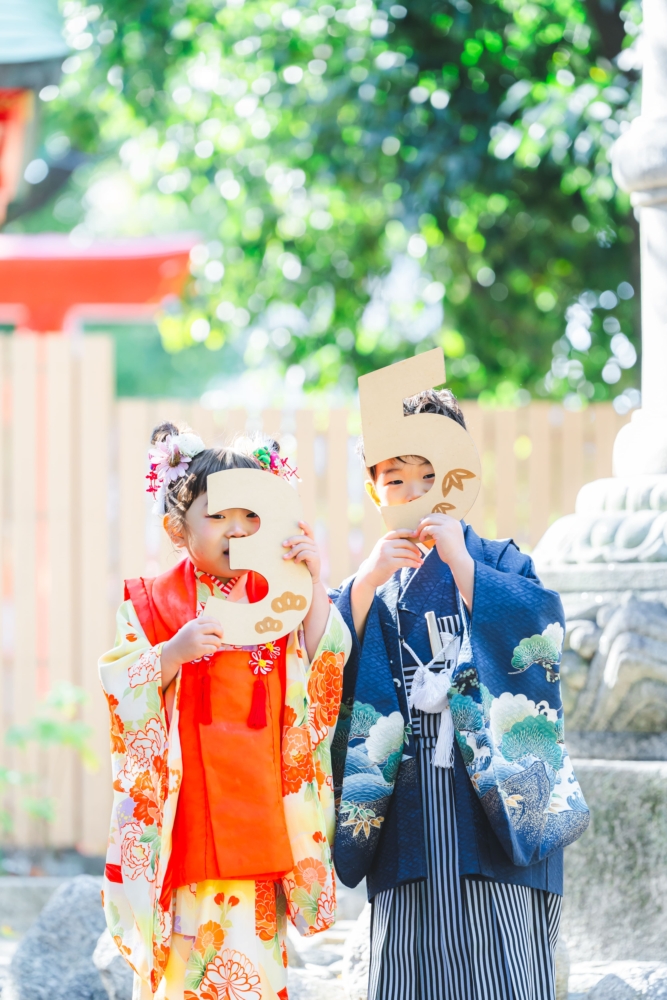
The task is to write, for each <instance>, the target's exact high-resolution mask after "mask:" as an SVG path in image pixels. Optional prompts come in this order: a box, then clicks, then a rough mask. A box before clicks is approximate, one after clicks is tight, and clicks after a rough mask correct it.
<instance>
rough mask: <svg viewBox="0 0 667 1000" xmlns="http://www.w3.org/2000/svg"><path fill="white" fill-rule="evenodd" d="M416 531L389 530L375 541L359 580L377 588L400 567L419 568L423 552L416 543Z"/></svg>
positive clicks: (360, 569)
mask: <svg viewBox="0 0 667 1000" xmlns="http://www.w3.org/2000/svg"><path fill="white" fill-rule="evenodd" d="M415 535H416V532H414V531H409V530H408V529H403V530H401V531H389V532H387V534H386V535H384V536H383V537H382V538H381V539H380V540H379V541H378V542H376V543H375V545H374V547H373V550H372V552H371V554H370V555H369V556H368V558H367V559H365V560H364V561H363V563H362V564H361V566H360V567H359V572H358V573H357V581H358V582H359V583H360V584H363V585H365V586H370V587H372V588H373V590H377V588H378V587H381V586H382V584H383V583H386V582H387V580H390V579H391V578H392V576H393V575H394V573H395V572H396V570H398V569H404V568H408V569H419V567H420V566H421V564H422V554H421V551H420V550H419V548H418V547H417V545H416V544H415V541H414V539H415Z"/></svg>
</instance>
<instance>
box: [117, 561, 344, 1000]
mask: <svg viewBox="0 0 667 1000" xmlns="http://www.w3.org/2000/svg"><path fill="white" fill-rule="evenodd" d="M204 586H205V588H206V592H205V593H201V594H200V589H201V588H203V587H204ZM197 589H198V594H197V597H198V613H201V609H202V608H203V605H204V603H205V600H206V597H207V596H208V594H209V593H210V587H209V584H208V581H207V582H206V584H205V585H204V584H203V583H202V582H201V581H198V587H197ZM350 645H351V639H350V633H349V630H348V628H347V626H346V625H345V623H344V622H343V620H342V618H341V616H340V614H339V612H338V611H337V610H336V608H334V607H333V605H332V606H331V610H330V614H329V619H328V622H327V626H326V629H325V632H324V635H323V637H322V639H321V641H320V644H319V646H318V649H317V652H316V655H315V657H314V659H313V662H312V664H309V662H308V658H307V654H306V652H305V647H304V642H303V634H302V633H297V632H293V633H291V635H290V636H289V637H288V642H287V650H286V681H287V683H286V692H285V706H284V728H283V739H282V747H283V750H282V776H283V804H284V809H285V819H286V825H287V831H288V836H289V838H290V842H291V845H292V854H293V858H294V862H295V867H294V869H293V871H292V872H290V873H289V874H288V875H287V876H285V878H283V879H282V882H281V883H270V884H267V883H265V882H259V883H255V882H252V881H238V882H224V883H223V882H207V883H202V884H200V885H197V886H191V887H181V888H179V889H177V891H176V892H175V893H174V894H173V901H172V905H171V906H170V907H169V908H168V909H166V910H165V909H164V908H163V902H162V901H161V894H162V889H163V884H164V878H165V873H166V871H167V865H168V862H169V857H170V854H171V835H172V829H173V823H174V817H175V815H176V806H177V802H178V793H179V788H180V784H181V777H182V758H181V749H180V742H179V734H178V719H179V698H180V673H179V675H178V676H177V678H176V680H175V682H174V685H175V694H174V704H173V711H172V714H171V719H168V718H167V712H166V708H165V703H164V699H163V697H162V690H161V683H160V678H161V672H160V652H161V646H159V645H158V646H155V647H151V646H150V644H149V641H148V639H147V637H146V635H145V633H144V631H143V629H142V627H141V624H140V622H139V619H138V617H137V614H136V612H135V609H134V607H133V605H132V602H131V601H129V600H128V601H125V602H124V604H122V605H121V607H120V609H119V612H118V617H117V635H116V643H115V646H114V648H113V649H112V650H111V651H110V652H109V653H106V654H105V655H104V656H102V657H101V659H100V677H101V681H102V686H103V688H104V691H105V694H106V697H107V702H108V705H109V712H110V735H111V759H112V773H113V790H114V801H113V809H112V816H111V827H110V833H109V845H108V852H107V865H106V872H105V883H104V893H103V895H104V908H105V914H106V918H107V924H108V926H109V930H110V932H111V934H112V936H113V938H114V940H115V942H116V944H117V945H118V948H119V950H120V951H121V954H123V956H124V957H125V958H126V960H127V961H128V962H129V964H130V965H131V966H132V968H133V969H134V970H135V972H136V973H137V975H138V977H139V980H140V981H141V986H140V992H141V996H142V997H144V996H146V997H150V996H151V995H155V994H157V995H158V996H160V997H165V1000H182V998H187V1000H194V998H198V1000H199V998H201V1000H223V998H224V1000H227V998H229V1000H237V998H238V1000H273V998H274V997H277V998H279V1000H283V998H285V997H286V989H285V961H286V952H285V947H284V940H285V930H286V921H287V919H289V920H291V921H292V923H293V924H294V926H295V927H297V929H298V930H299V932H300V933H301V934H303V935H311V934H315V933H317V932H318V931H321V930H324V929H326V928H327V927H328V926H330V925H331V923H332V922H333V920H334V918H335V884H334V875H333V867H332V861H331V849H330V844H331V842H332V840H333V831H334V797H333V782H332V778H331V755H330V749H329V744H330V740H331V737H332V735H333V726H334V725H335V723H336V719H337V714H338V701H339V700H340V691H341V689H342V674H343V666H344V663H345V660H346V658H347V656H348V655H349V651H350ZM251 649H254V647H252V648H251ZM258 808H261V803H258ZM272 887H273V888H272ZM272 892H273V895H272ZM161 984H162V985H161ZM179 984H180V985H179ZM158 990H159V993H158Z"/></svg>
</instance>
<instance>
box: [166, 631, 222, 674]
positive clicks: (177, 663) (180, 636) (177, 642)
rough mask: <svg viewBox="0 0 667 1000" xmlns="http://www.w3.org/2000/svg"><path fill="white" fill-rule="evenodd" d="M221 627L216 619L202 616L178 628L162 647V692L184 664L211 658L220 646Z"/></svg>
mask: <svg viewBox="0 0 667 1000" xmlns="http://www.w3.org/2000/svg"><path fill="white" fill-rule="evenodd" d="M222 638H223V632H222V625H221V624H220V622H219V621H218V619H217V618H211V617H210V616H206V615H202V616H201V617H200V618H195V619H193V621H191V622H187V623H186V624H185V625H184V626H183V628H180V629H179V630H178V632H177V633H176V635H175V636H172V638H171V639H169V640H168V641H167V642H165V643H164V644H163V646H162V655H161V657H160V662H161V664H162V690H163V691H164V690H165V689H166V688H167V687H168V686H169V684H171V682H172V681H173V679H174V677H175V676H176V674H177V673H178V671H179V669H180V668H181V667H182V666H183V664H184V663H190V662H191V661H192V660H200V659H201V658H202V656H213V654H214V653H217V652H218V650H219V649H220V647H221V646H222Z"/></svg>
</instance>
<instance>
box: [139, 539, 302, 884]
mask: <svg viewBox="0 0 667 1000" xmlns="http://www.w3.org/2000/svg"><path fill="white" fill-rule="evenodd" d="M265 587H266V585H265V583H264V580H263V579H262V578H261V577H257V576H256V575H255V574H253V573H250V574H249V575H248V583H247V592H248V599H249V600H250V602H251V603H255V602H256V601H258V600H261V599H262V597H264V596H265V593H266V589H265ZM125 595H126V598H128V597H129V598H130V599H131V600H132V604H133V606H134V608H135V611H136V612H137V616H138V618H139V621H140V622H141V625H142V627H143V629H144V631H145V633H146V635H147V637H148V640H149V642H150V643H151V644H152V645H156V644H157V643H159V642H164V641H166V640H167V639H170V638H171V637H172V636H173V635H175V634H176V632H177V631H178V630H179V629H180V628H181V627H182V626H183V625H184V624H185V623H186V622H188V621H191V620H192V619H193V618H195V617H196V611H197V581H196V577H195V574H194V567H193V565H192V563H191V562H190V560H189V559H185V560H184V561H183V562H181V563H179V564H178V565H177V566H175V567H174V568H173V569H171V570H168V571H167V572H166V573H163V574H161V575H160V576H158V577H155V578H154V579H152V580H145V579H142V578H140V579H138V580H128V581H126V584H125ZM285 647H286V639H282V640H280V657H279V659H278V661H277V665H276V668H275V669H274V670H272V671H271V673H270V674H268V675H267V676H266V677H265V679H264V680H265V682H266V689H267V699H266V717H267V723H268V724H267V725H266V726H265V727H264V728H261V729H251V728H250V727H249V726H248V714H249V711H250V705H251V701H252V692H253V685H254V683H255V676H254V675H253V673H252V671H251V669H250V653H249V652H248V651H245V650H224V651H223V652H221V653H218V654H216V656H214V657H213V658H212V659H211V660H210V661H209V663H208V664H206V663H204V664H199V665H197V664H192V663H187V664H184V665H183V667H182V670H181V691H180V698H179V712H180V715H179V735H180V740H181V749H182V754H183V780H182V783H181V788H180V791H179V797H178V807H177V810H176V818H175V821H174V830H173V838H172V855H171V860H170V863H169V870H168V872H167V875H166V878H165V884H164V888H163V892H162V899H163V903H166V902H168V901H169V898H170V896H171V890H172V887H177V886H181V885H189V884H191V883H195V882H203V881H206V880H208V879H271V878H279V877H280V876H281V875H284V874H285V873H286V872H288V871H290V870H291V868H292V867H293V864H294V862H293V859H292V850H291V847H290V843H289V839H288V836H287V827H286V824H285V814H284V809H283V801H282V778H281V766H280V758H281V729H282V711H283V705H284V691H285ZM202 702H204V704H202ZM209 706H210V708H209ZM209 719H210V722H209V721H208V720H209Z"/></svg>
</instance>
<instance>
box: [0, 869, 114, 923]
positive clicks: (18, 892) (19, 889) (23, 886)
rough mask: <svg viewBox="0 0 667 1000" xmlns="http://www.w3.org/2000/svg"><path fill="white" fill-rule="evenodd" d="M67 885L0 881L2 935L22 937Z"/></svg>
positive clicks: (46, 879) (30, 879)
mask: <svg viewBox="0 0 667 1000" xmlns="http://www.w3.org/2000/svg"><path fill="white" fill-rule="evenodd" d="M66 881H67V880H66V879H64V878H59V877H56V876H36V877H35V876H32V875H28V876H22V875H18V876H17V875H9V876H6V877H5V876H2V877H0V918H1V919H0V923H2V924H3V925H4V927H5V931H4V933H12V934H18V935H23V934H25V933H26V931H28V930H29V929H30V928H31V927H32V925H33V924H34V922H35V920H37V917H38V916H39V915H40V913H41V912H42V910H43V909H44V907H45V906H46V904H47V903H48V901H49V900H50V899H51V896H52V895H53V894H54V892H56V890H57V889H59V888H60V886H61V885H63V884H64V883H65V882H66ZM100 884H101V882H100Z"/></svg>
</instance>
